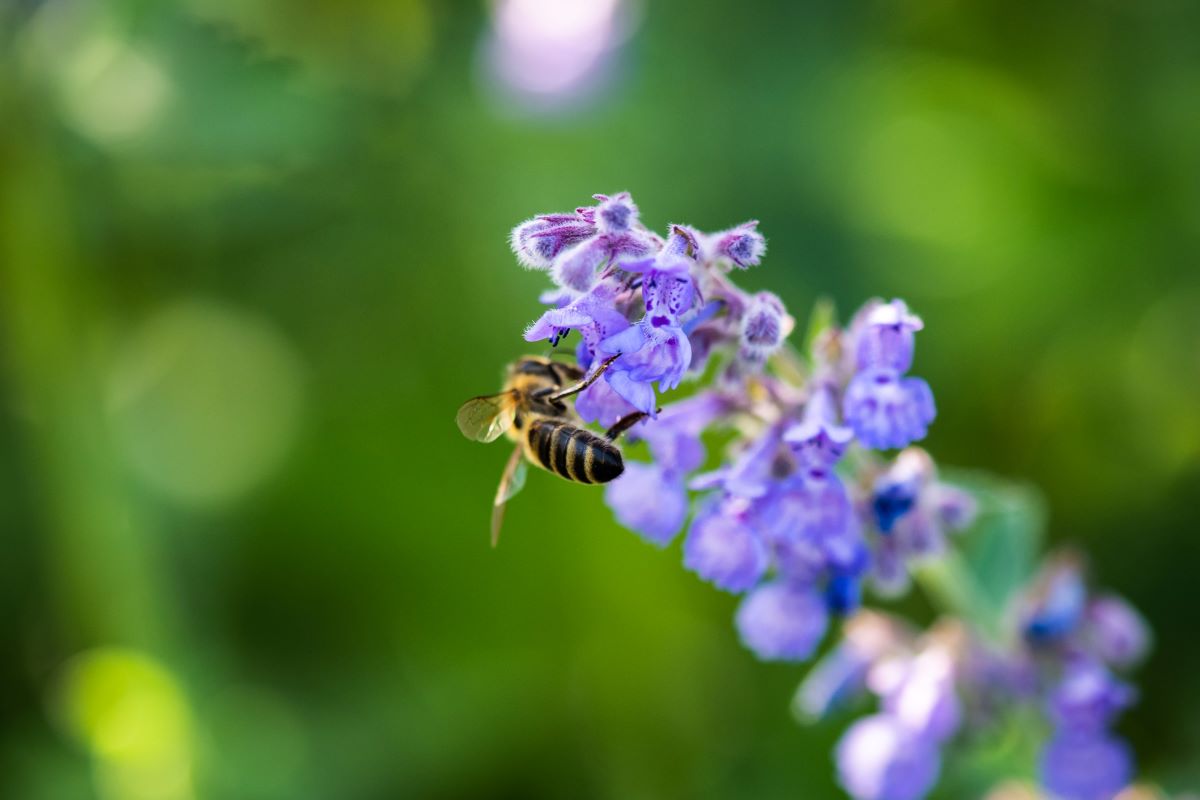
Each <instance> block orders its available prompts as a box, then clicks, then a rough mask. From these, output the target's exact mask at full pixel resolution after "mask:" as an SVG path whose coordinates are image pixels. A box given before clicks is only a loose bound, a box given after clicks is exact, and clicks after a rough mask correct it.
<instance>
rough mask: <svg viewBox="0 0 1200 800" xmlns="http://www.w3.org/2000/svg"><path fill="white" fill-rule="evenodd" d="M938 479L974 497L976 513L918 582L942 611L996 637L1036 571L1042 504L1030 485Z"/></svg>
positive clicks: (970, 476)
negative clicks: (942, 555)
mask: <svg viewBox="0 0 1200 800" xmlns="http://www.w3.org/2000/svg"><path fill="white" fill-rule="evenodd" d="M943 479H944V480H946V482H947V483H950V484H953V485H955V486H958V487H960V488H962V489H965V490H967V491H969V492H970V493H971V494H972V495H974V497H975V499H976V502H977V503H978V504H979V508H978V513H977V515H976V519H975V522H974V524H973V525H972V526H971V527H970V528H969V529H968V530H966V531H964V532H962V533H959V534H950V537H951V541H950V549H949V552H948V553H947V555H946V557H945V558H942V559H938V560H937V561H936V562H931V563H929V564H926V565H924V566H922V567H921V568H920V569H919V570H918V571H917V574H916V577H917V581H918V582H919V583H920V584H921V586H922V587H923V588H924V589H925V591H926V592H927V593H928V594H929V596H930V598H931V599H932V600H933V601H934V602H935V603H936V604H937V605H939V606H940V607H941V608H942V609H943V610H946V611H948V612H952V613H954V614H956V615H959V616H962V617H965V618H966V619H968V620H969V621H971V622H973V623H974V624H975V625H976V626H978V628H979V630H980V631H981V632H983V633H984V634H987V635H991V636H999V635H1000V633H1001V631H1002V626H1003V622H1004V616H1005V612H1006V610H1007V609H1008V608H1009V606H1010V605H1011V603H1012V600H1013V598H1014V595H1015V594H1016V593H1017V592H1018V591H1019V590H1020V589H1021V588H1022V587H1023V586H1025V585H1026V584H1027V583H1028V582H1029V581H1030V579H1031V578H1032V577H1033V575H1034V572H1035V570H1036V569H1037V557H1038V551H1039V549H1040V545H1041V542H1042V538H1043V535H1044V532H1045V520H1046V513H1045V507H1044V504H1043V502H1042V499H1041V496H1040V495H1039V494H1038V493H1037V491H1036V490H1035V489H1033V488H1032V487H1030V486H1027V485H1025V484H1018V483H1013V482H1009V481H1004V480H1001V479H999V478H994V477H991V476H987V475H984V474H981V473H974V472H950V473H949V474H945V473H944V474H943Z"/></svg>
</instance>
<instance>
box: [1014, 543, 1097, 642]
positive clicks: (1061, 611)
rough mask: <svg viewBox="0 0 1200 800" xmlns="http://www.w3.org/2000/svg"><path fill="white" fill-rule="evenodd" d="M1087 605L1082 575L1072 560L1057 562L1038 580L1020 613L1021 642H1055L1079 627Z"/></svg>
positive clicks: (1053, 562)
mask: <svg viewBox="0 0 1200 800" xmlns="http://www.w3.org/2000/svg"><path fill="white" fill-rule="evenodd" d="M1086 602H1087V587H1086V586H1084V583H1083V573H1082V570H1081V569H1080V566H1079V564H1078V563H1077V562H1076V561H1075V560H1074V559H1073V558H1069V557H1067V558H1058V559H1056V560H1054V561H1052V562H1051V563H1050V565H1049V566H1047V567H1046V569H1045V570H1044V571H1043V573H1042V575H1041V577H1040V578H1039V579H1038V583H1037V586H1036V587H1035V588H1034V591H1033V592H1032V594H1031V595H1030V596H1029V597H1028V598H1026V601H1025V608H1024V609H1023V610H1022V614H1021V617H1022V620H1023V622H1022V628H1023V630H1024V634H1025V638H1026V639H1027V640H1028V641H1030V642H1032V643H1034V644H1047V643H1052V642H1057V641H1059V640H1061V639H1063V638H1064V637H1066V636H1068V635H1069V634H1071V633H1074V631H1075V629H1076V628H1077V627H1078V626H1079V623H1080V621H1081V620H1082V619H1083V612H1084V607H1085V604H1086Z"/></svg>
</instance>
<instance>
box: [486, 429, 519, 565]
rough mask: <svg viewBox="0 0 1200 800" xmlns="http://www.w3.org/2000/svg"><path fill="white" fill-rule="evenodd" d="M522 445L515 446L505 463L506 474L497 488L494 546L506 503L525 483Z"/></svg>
mask: <svg viewBox="0 0 1200 800" xmlns="http://www.w3.org/2000/svg"><path fill="white" fill-rule="evenodd" d="M523 455H524V454H523V453H522V452H521V445H517V446H516V447H514V448H513V452H512V455H511V456H509V457H508V463H507V464H505V465H504V474H503V475H501V476H500V485H499V486H498V487H497V488H496V499H495V501H494V502H493V503H492V547H495V546H496V544H497V543H498V542H499V541H500V525H501V523H503V522H504V504H505V503H507V502H508V500H509V498H510V497H512V496H513V495H515V494H516V493H517V492H519V491H521V487H523V486H524V485H525V471H526V464H525V459H524V458H523V457H522V456H523Z"/></svg>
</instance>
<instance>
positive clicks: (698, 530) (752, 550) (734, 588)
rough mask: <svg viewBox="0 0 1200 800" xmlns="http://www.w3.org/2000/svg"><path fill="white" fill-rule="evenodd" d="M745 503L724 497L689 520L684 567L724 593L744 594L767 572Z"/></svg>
mask: <svg viewBox="0 0 1200 800" xmlns="http://www.w3.org/2000/svg"><path fill="white" fill-rule="evenodd" d="M756 524H757V521H756V518H755V515H754V512H753V509H752V508H751V505H750V503H749V502H748V501H746V500H742V499H738V498H727V499H725V500H723V501H720V502H718V503H714V504H713V505H712V506H710V507H709V508H708V509H706V510H704V511H702V512H701V513H700V514H698V515H697V517H696V518H695V519H694V520H692V526H691V528H690V529H689V530H688V534H687V539H685V540H684V543H683V565H684V566H685V567H687V568H688V569H690V570H692V571H693V572H695V573H696V574H697V575H699V576H700V577H701V578H704V579H705V580H706V581H709V582H711V583H712V584H713V585H714V586H716V587H717V588H719V589H724V590H725V591H727V592H744V591H746V590H747V589H749V588H751V587H752V586H754V585H755V584H757V583H758V582H759V580H761V579H762V576H763V573H765V572H766V570H767V549H766V547H765V546H764V545H763V542H762V539H761V537H760V536H759V535H758V534H757V532H756V531H755V530H754V528H755V527H756Z"/></svg>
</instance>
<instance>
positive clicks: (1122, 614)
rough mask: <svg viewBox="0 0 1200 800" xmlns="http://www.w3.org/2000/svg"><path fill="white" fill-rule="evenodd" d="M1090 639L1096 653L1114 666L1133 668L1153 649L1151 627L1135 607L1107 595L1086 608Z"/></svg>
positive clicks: (1118, 598) (1114, 596)
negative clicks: (1151, 645)
mask: <svg viewBox="0 0 1200 800" xmlns="http://www.w3.org/2000/svg"><path fill="white" fill-rule="evenodd" d="M1086 613H1087V630H1088V638H1089V640H1090V642H1091V644H1092V647H1093V648H1094V650H1095V652H1096V655H1098V656H1099V657H1100V658H1101V659H1103V660H1104V661H1105V662H1106V663H1108V664H1111V665H1112V666H1114V667H1118V668H1126V667H1131V666H1133V665H1135V664H1137V663H1138V662H1139V661H1141V660H1142V659H1143V658H1144V657H1145V655H1146V651H1147V650H1149V649H1150V628H1149V626H1147V625H1146V621H1145V620H1144V619H1142V615H1141V614H1139V613H1138V612H1137V611H1136V610H1135V609H1134V608H1133V606H1131V605H1129V603H1126V602H1125V601H1124V600H1122V599H1121V598H1120V597H1117V596H1116V595H1104V596H1102V597H1098V598H1096V599H1095V600H1093V601H1092V602H1091V603H1090V604H1089V605H1088V608H1087V612H1086Z"/></svg>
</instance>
